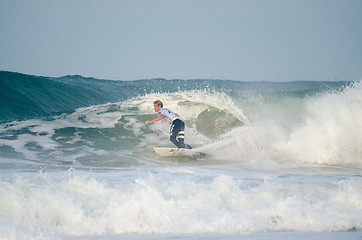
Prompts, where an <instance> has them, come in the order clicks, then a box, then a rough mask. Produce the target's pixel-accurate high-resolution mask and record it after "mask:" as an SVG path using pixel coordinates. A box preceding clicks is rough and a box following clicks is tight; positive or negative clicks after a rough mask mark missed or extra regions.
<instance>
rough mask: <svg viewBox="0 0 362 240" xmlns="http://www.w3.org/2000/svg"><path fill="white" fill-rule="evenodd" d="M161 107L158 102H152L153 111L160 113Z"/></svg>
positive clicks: (161, 104)
mask: <svg viewBox="0 0 362 240" xmlns="http://www.w3.org/2000/svg"><path fill="white" fill-rule="evenodd" d="M162 107H163V103H162V102H161V101H160V100H156V101H154V102H153V108H154V109H155V112H158V111H160V109H161V108H162Z"/></svg>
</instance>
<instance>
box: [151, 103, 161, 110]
mask: <svg viewBox="0 0 362 240" xmlns="http://www.w3.org/2000/svg"><path fill="white" fill-rule="evenodd" d="M153 109H155V112H158V111H160V109H161V106H158V105H157V104H153Z"/></svg>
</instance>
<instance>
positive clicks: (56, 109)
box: [0, 72, 362, 239]
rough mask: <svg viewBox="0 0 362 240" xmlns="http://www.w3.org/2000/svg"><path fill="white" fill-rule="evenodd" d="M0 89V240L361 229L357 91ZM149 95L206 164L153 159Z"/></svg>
mask: <svg viewBox="0 0 362 240" xmlns="http://www.w3.org/2000/svg"><path fill="white" fill-rule="evenodd" d="M0 92H1V95H0V101H1V102H0V104H1V108H0V173H1V175H0V222H1V224H0V238H1V239H65V238H67V237H75V236H81V237H82V239H83V238H84V239H87V236H92V235H93V236H94V235H96V236H99V237H102V236H109V235H112V234H127V233H136V234H145V236H144V238H145V239H147V237H149V236H147V235H146V234H154V233H156V234H176V236H175V235H173V237H177V234H181V235H185V234H186V235H188V234H236V235H237V236H240V235H241V234H250V233H260V232H283V231H289V232H290V231H292V232H293V231H302V232H304V231H312V232H319V231H357V232H358V231H359V232H360V231H361V230H362V225H361V223H362V219H361V216H362V210H361V209H362V208H361V206H362V202H361V199H362V190H361V189H362V180H361V179H362V178H361V170H362V150H361V149H362V138H361V136H362V84H361V82H306V81H301V82H284V83H277V82H275V83H271V82H237V81H223V80H165V79H150V80H138V81H108V80H98V79H92V78H84V77H81V76H66V77H61V78H51V77H37V76H29V75H24V74H18V73H11V72H0ZM156 99H160V100H162V101H163V102H164V104H165V107H167V108H170V109H172V110H173V111H175V112H177V113H178V114H180V116H181V118H182V119H183V120H184V121H185V123H186V129H185V141H186V143H188V144H190V145H192V146H193V147H194V148H197V149H199V151H201V152H203V153H205V154H206V155H205V156H203V157H201V158H191V159H190V158H186V159H185V158H160V157H158V156H157V155H156V154H155V153H154V152H153V147H155V146H165V147H170V146H172V144H171V143H170V141H169V127H170V125H169V124H167V123H166V124H162V123H161V122H158V123H154V124H150V125H145V121H146V120H150V119H153V118H155V117H156V116H157V115H156V114H155V112H154V110H153V101H154V100H156ZM130 238H131V239H132V236H130ZM134 238H135V239H138V238H137V236H136V237H134ZM90 239H91V237H90ZM106 239H108V238H106ZM191 239H194V238H192V236H191Z"/></svg>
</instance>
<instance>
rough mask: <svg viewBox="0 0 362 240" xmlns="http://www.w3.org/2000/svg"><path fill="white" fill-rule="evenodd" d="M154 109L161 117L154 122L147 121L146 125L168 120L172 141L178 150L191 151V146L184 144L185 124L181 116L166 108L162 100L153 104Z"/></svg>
mask: <svg viewBox="0 0 362 240" xmlns="http://www.w3.org/2000/svg"><path fill="white" fill-rule="evenodd" d="M153 109H154V110H155V112H157V114H158V115H159V116H158V117H157V118H155V119H153V120H150V121H146V124H150V123H154V122H157V121H160V120H163V119H164V118H166V119H168V120H169V121H170V122H171V128H170V141H171V142H172V143H173V144H175V145H176V146H177V147H178V148H187V149H191V148H192V147H191V146H190V145H187V144H185V143H184V137H185V133H184V130H185V123H184V122H183V121H182V120H181V119H180V116H179V115H178V114H177V113H174V112H172V111H170V110H169V109H167V108H164V107H163V103H162V102H161V101H160V100H156V101H154V102H153Z"/></svg>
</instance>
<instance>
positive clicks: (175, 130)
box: [170, 119, 185, 148]
mask: <svg viewBox="0 0 362 240" xmlns="http://www.w3.org/2000/svg"><path fill="white" fill-rule="evenodd" d="M184 129H185V123H184V122H183V121H181V120H180V119H176V120H174V121H173V122H172V125H171V129H170V141H171V142H173V144H175V145H176V147H178V148H185V143H184Z"/></svg>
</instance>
